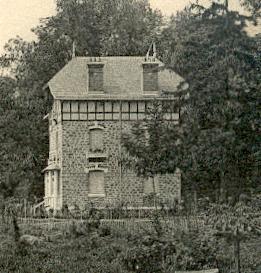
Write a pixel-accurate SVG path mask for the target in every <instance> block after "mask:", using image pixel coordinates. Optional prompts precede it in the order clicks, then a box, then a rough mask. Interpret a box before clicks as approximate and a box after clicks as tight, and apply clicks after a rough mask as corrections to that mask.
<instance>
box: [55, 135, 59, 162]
mask: <svg viewBox="0 0 261 273" xmlns="http://www.w3.org/2000/svg"><path fill="white" fill-rule="evenodd" d="M55 153H56V161H58V160H59V135H58V131H56V133H55Z"/></svg>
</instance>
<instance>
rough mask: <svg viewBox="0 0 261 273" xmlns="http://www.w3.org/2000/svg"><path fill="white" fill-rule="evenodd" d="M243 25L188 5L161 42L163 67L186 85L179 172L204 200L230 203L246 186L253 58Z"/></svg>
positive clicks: (252, 157)
mask: <svg viewBox="0 0 261 273" xmlns="http://www.w3.org/2000/svg"><path fill="white" fill-rule="evenodd" d="M249 19H250V18H247V17H245V16H242V15H240V14H239V13H237V12H233V11H229V10H228V8H227V6H226V5H223V4H219V3H215V2H214V3H212V5H211V7H210V8H204V7H202V6H199V5H192V6H191V7H190V9H187V10H186V11H185V12H182V13H180V14H179V15H178V16H177V17H176V18H173V21H172V23H171V25H170V27H169V28H167V29H166V30H165V31H164V33H163V36H162V40H163V41H164V42H163V44H162V47H164V48H165V49H166V50H165V52H163V54H162V56H163V58H164V59H165V62H167V63H168V66H169V67H171V68H172V69H174V70H175V71H177V72H178V73H180V74H181V76H182V77H183V78H184V79H185V81H186V82H187V83H188V84H189V88H188V89H187V90H186V91H184V90H183V91H181V92H180V96H182V100H181V102H182V114H181V120H180V122H181V127H182V135H181V143H182V144H181V145H180V148H181V149H180V153H179V155H180V167H181V169H182V170H183V178H185V180H186V181H187V182H188V185H189V186H192V187H194V188H196V189H197V190H198V191H199V190H200V189H201V192H203V193H204V194H209V195H211V193H212V192H213V190H215V189H216V190H218V191H219V193H221V194H218V195H221V196H223V197H224V196H225V195H226V194H229V195H233V196H235V197H236V198H237V197H238V196H239V195H240V193H242V192H244V191H246V190H248V189H249V188H250V187H251V186H254V185H253V181H254V179H253V174H254V173H255V172H254V170H255V169H256V166H255V162H256V161H257V160H260V159H258V158H256V155H257V151H258V149H260V138H259V137H258V133H259V132H260V131H259V127H258V123H260V111H259V110H258V99H260V96H259V91H260V56H257V55H256V51H257V43H256V41H255V39H253V38H250V37H249V36H248V35H247V34H246V32H245V31H244V27H245V26H246V20H249ZM206 190H207V191H208V192H206Z"/></svg>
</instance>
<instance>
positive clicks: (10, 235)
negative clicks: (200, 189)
mask: <svg viewBox="0 0 261 273" xmlns="http://www.w3.org/2000/svg"><path fill="white" fill-rule="evenodd" d="M20 232H21V233H22V234H31V235H34V236H37V237H39V238H42V239H43V240H42V241H41V242H39V243H36V244H35V245H33V246H25V245H21V244H19V243H17V242H15V240H14V232H13V229H12V226H11V227H10V226H4V227H2V229H1V230H0V273H38V272H39V273H127V272H132V273H134V272H136V273H144V272H146V271H138V270H136V269H135V268H133V269H130V266H126V257H127V256H126V255H127V252H128V249H130V248H131V249H134V250H135V249H136V251H137V253H140V251H141V252H142V251H145V250H146V251H147V252H146V253H145V254H146V255H151V252H150V250H149V249H148V246H145V248H143V246H142V245H140V244H139V241H142V240H143V238H145V237H146V236H148V234H146V232H145V231H143V234H140V237H139V236H137V237H138V240H137V238H136V240H133V239H132V238H131V236H130V235H128V234H126V233H125V235H124V232H121V233H120V234H123V235H122V236H115V233H111V232H110V229H106V227H97V226H96V227H94V226H88V225H86V224H71V225H67V226H63V227H61V228H58V227H55V228H53V229H50V230H47V229H43V228H40V227H39V226H32V225H30V226H24V227H23V229H22V230H20ZM113 234H114V235H113ZM167 239H168V237H167ZM169 239H170V240H171V238H169ZM260 245H261V240H260V238H252V239H251V240H249V241H246V242H243V243H242V247H241V258H242V268H243V271H242V272H243V273H259V272H261V271H260V265H261V250H260V247H259V246H260ZM151 247H152V248H153V247H155V244H153V245H152V246H151ZM144 249H145V250H144ZM232 251H233V249H232V248H231V247H230V248H227V247H225V246H224V247H223V248H222V249H221V253H222V254H223V256H226V255H227V257H229V255H230V253H231V252H232ZM194 254H195V255H196V253H193V255H194ZM142 255H144V253H143V254H142ZM184 255H185V254H184ZM152 258H153V257H152ZM152 258H151V259H152ZM154 258H155V257H154ZM184 259H185V256H184ZM127 269H128V270H127ZM226 270H227V269H224V270H223V271H222V268H221V272H224V273H232V272H228V271H226ZM158 272H160V273H171V272H172V271H164V272H162V271H158ZM153 273H154V272H153ZM233 273H234V272H233Z"/></svg>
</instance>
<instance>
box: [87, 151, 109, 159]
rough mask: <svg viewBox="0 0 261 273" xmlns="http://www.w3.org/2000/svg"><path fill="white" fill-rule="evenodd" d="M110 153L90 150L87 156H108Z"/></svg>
mask: <svg viewBox="0 0 261 273" xmlns="http://www.w3.org/2000/svg"><path fill="white" fill-rule="evenodd" d="M107 157H108V154H107V153H103V152H90V153H88V154H87V158H107Z"/></svg>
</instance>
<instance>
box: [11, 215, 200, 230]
mask: <svg viewBox="0 0 261 273" xmlns="http://www.w3.org/2000/svg"><path fill="white" fill-rule="evenodd" d="M8 221H9V222H10V223H11V219H9V220H8ZM92 221H95V220H83V219H56V218H46V219H36V218H18V224H19V226H20V227H21V228H22V229H23V228H26V227H39V228H41V229H46V230H52V229H63V228H66V227H69V226H70V225H72V224H73V223H74V224H76V225H77V224H83V223H87V222H92ZM159 222H160V226H161V228H162V229H163V230H165V231H167V230H168V231H178V230H183V231H188V230H197V229H201V228H203V227H204V226H205V221H204V219H202V217H196V216H195V217H174V218H173V219H168V220H164V219H163V220H159ZM99 223H100V226H101V227H109V228H110V229H111V231H112V232H113V233H115V234H118V235H120V234H121V233H139V232H146V231H147V232H152V231H153V230H155V229H154V226H155V222H154V221H153V220H150V219H101V220H99Z"/></svg>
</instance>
